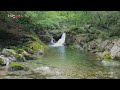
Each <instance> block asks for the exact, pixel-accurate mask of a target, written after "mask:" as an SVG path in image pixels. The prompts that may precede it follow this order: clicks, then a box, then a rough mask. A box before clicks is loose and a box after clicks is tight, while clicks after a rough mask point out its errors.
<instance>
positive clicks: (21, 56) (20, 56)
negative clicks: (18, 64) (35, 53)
mask: <svg viewBox="0 0 120 90" xmlns="http://www.w3.org/2000/svg"><path fill="white" fill-rule="evenodd" d="M15 57H16V58H17V59H18V60H19V61H26V59H25V57H24V56H23V55H22V54H18V53H16V54H15Z"/></svg>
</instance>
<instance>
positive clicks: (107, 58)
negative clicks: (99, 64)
mask: <svg viewBox="0 0 120 90" xmlns="http://www.w3.org/2000/svg"><path fill="white" fill-rule="evenodd" d="M102 57H103V59H104V60H109V61H110V60H112V57H111V53H110V52H108V51H104V52H103V54H102Z"/></svg>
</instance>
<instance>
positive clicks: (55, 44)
mask: <svg viewBox="0 0 120 90" xmlns="http://www.w3.org/2000/svg"><path fill="white" fill-rule="evenodd" d="M65 38H66V33H63V34H62V36H61V38H60V39H59V40H58V41H57V42H56V43H54V42H53V38H52V40H51V41H52V44H53V45H51V46H53V47H59V46H63V45H64V43H65Z"/></svg>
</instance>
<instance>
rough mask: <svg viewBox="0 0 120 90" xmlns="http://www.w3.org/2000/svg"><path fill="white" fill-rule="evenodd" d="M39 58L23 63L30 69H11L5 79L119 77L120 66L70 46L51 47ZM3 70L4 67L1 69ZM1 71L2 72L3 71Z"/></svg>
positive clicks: (4, 75) (3, 75)
mask: <svg viewBox="0 0 120 90" xmlns="http://www.w3.org/2000/svg"><path fill="white" fill-rule="evenodd" d="M39 58H40V59H39V60H30V61H27V62H23V64H24V65H25V66H27V67H29V68H30V70H28V71H24V70H23V71H22V70H21V71H11V72H7V74H4V73H5V72H3V74H2V75H0V78H3V79H119V78H120V72H119V70H120V66H119V65H116V64H111V65H107V64H109V63H107V64H106V63H102V62H101V61H99V60H96V56H95V55H94V54H92V53H88V52H85V51H80V50H79V49H71V48H69V47H65V46H61V47H50V48H49V49H48V50H47V51H46V53H45V54H44V55H42V56H40V57H39ZM1 70H2V69H1ZM1 70H0V72H1V73H2V71H1Z"/></svg>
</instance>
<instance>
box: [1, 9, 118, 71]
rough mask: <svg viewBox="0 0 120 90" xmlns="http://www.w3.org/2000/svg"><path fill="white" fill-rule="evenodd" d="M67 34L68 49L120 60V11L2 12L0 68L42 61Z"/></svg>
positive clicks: (110, 59) (13, 67) (102, 58)
mask: <svg viewBox="0 0 120 90" xmlns="http://www.w3.org/2000/svg"><path fill="white" fill-rule="evenodd" d="M63 33H66V41H65V44H64V45H65V46H67V47H70V48H79V49H80V50H84V51H87V52H92V53H94V54H95V55H96V56H97V59H98V60H105V61H112V60H113V61H119V59H120V39H119V38H120V11H0V65H1V66H6V65H8V66H9V69H10V70H11V69H12V70H14V69H15V70H16V69H17V70H18V69H24V68H25V69H26V67H23V66H22V65H21V64H20V63H19V62H26V61H27V60H34V59H39V57H38V56H39V55H44V53H45V52H46V50H47V49H48V48H49V46H48V45H49V44H50V42H51V39H52V38H54V41H55V42H57V41H58V40H59V39H60V38H61V35H62V34H63Z"/></svg>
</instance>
